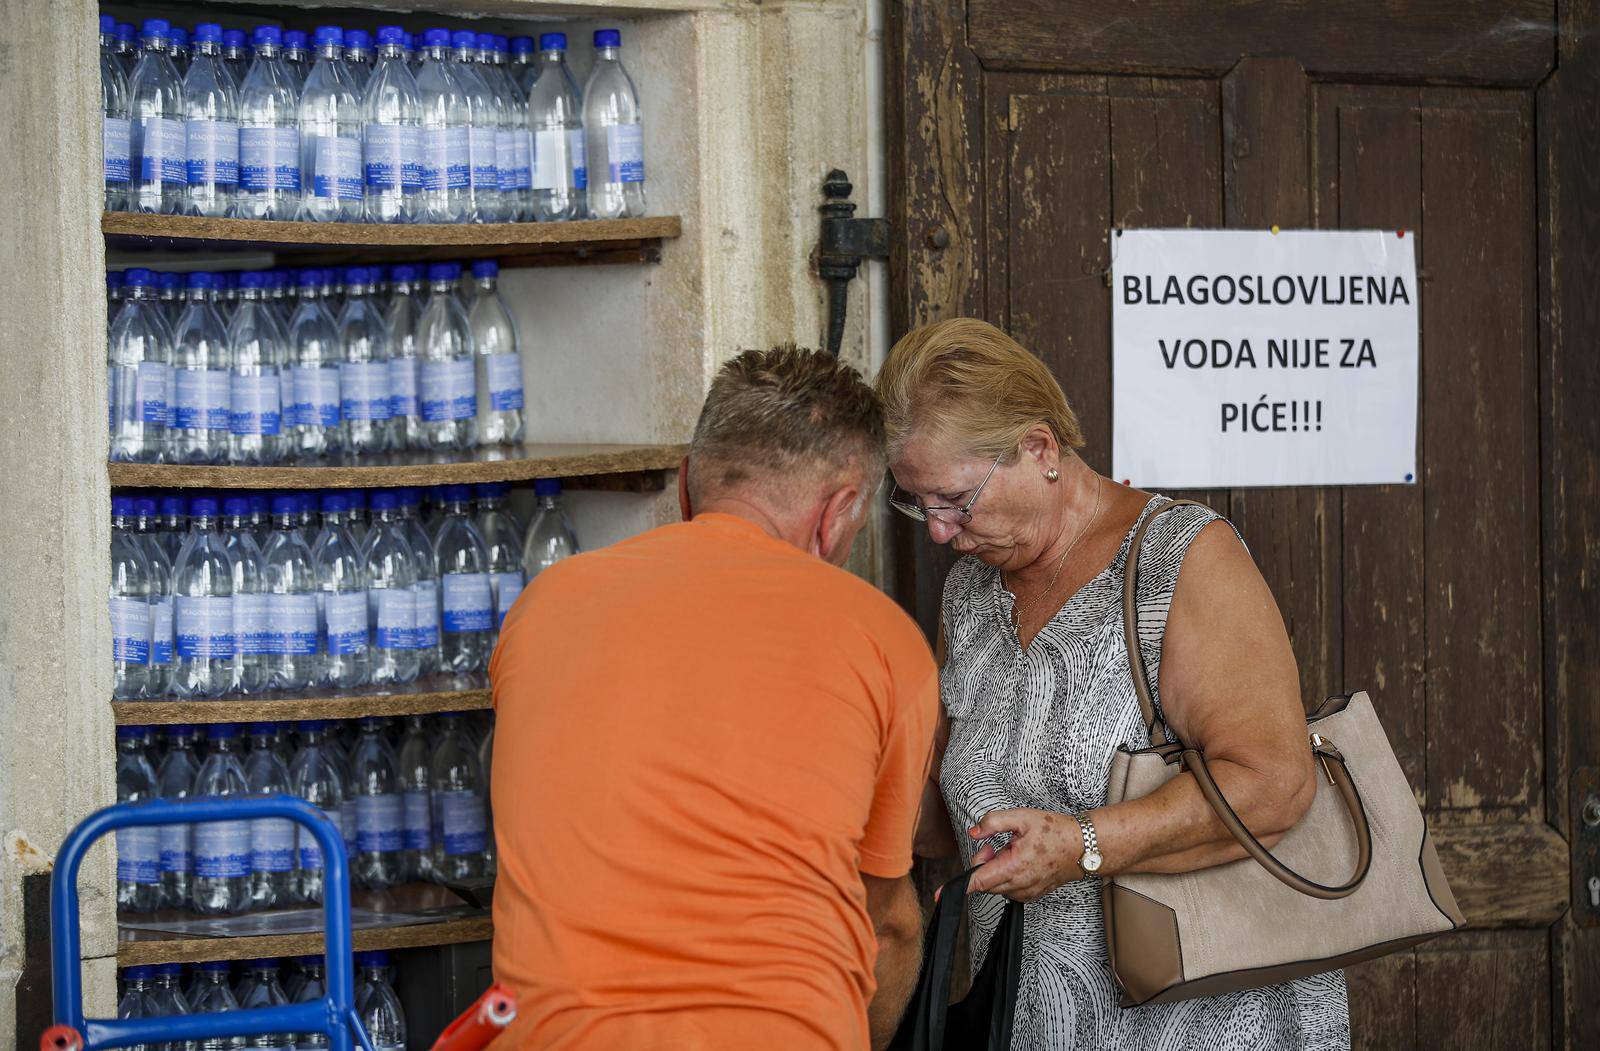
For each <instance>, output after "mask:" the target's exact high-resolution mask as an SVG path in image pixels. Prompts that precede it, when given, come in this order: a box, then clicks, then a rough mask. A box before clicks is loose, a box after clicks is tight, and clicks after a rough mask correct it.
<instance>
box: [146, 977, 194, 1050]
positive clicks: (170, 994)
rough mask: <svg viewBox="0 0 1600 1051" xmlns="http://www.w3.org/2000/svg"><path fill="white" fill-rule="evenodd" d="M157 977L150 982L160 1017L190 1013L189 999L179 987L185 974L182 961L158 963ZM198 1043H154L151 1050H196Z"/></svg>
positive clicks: (152, 1002)
mask: <svg viewBox="0 0 1600 1051" xmlns="http://www.w3.org/2000/svg"><path fill="white" fill-rule="evenodd" d="M155 972H156V973H155V977H154V978H153V979H152V980H151V982H150V1004H151V1006H152V1007H153V1008H154V1010H155V1015H156V1017H158V1018H172V1017H176V1016H178V1015H186V1014H189V1013H190V1012H189V1001H188V1000H186V999H184V996H183V993H182V992H181V991H180V990H179V989H178V979H179V978H180V977H182V975H183V964H181V963H158V964H156V966H155ZM197 1046H198V1045H196V1044H194V1043H192V1042H185V1041H174V1042H172V1043H167V1044H153V1045H151V1051H194V1049H195V1048H196V1047H197Z"/></svg>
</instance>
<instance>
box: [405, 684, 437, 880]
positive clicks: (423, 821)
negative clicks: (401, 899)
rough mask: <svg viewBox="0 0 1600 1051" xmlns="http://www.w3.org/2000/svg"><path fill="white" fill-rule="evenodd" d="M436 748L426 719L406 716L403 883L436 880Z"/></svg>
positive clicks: (418, 716)
mask: <svg viewBox="0 0 1600 1051" xmlns="http://www.w3.org/2000/svg"><path fill="white" fill-rule="evenodd" d="M432 758H433V749H432V746H431V743H430V741H429V739H428V732H427V726H426V723H425V721H424V719H423V717H422V716H420V715H411V716H407V717H406V731H405V734H404V735H403V736H402V737H401V738H400V753H399V771H400V785H401V790H402V792H403V793H404V807H405V825H404V831H403V839H402V844H403V849H402V850H401V853H400V866H401V880H402V882H407V883H409V882H411V881H413V880H431V879H432V878H433V809H432V806H431V805H430V799H431V798H432V795H433V791H432V788H433V780H432V773H431V769H432V766H431V763H432Z"/></svg>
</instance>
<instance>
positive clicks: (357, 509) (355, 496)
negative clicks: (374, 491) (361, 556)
mask: <svg viewBox="0 0 1600 1051" xmlns="http://www.w3.org/2000/svg"><path fill="white" fill-rule="evenodd" d="M344 495H345V499H347V500H349V501H350V509H349V511H347V512H346V514H345V523H344V527H345V530H346V531H347V532H349V534H350V539H351V540H354V541H355V544H356V550H357V551H360V550H361V545H362V544H365V543H366V542H367V491H366V490H365V489H346V490H344Z"/></svg>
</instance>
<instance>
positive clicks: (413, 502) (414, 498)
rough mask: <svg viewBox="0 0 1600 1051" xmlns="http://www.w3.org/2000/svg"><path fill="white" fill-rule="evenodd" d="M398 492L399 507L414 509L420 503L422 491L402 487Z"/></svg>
mask: <svg viewBox="0 0 1600 1051" xmlns="http://www.w3.org/2000/svg"><path fill="white" fill-rule="evenodd" d="M398 492H399V493H400V506H401V507H416V506H418V505H419V504H421V503H422V490H421V489H418V488H417V487H416V486H414V485H403V486H401V487H400V489H399V490H398Z"/></svg>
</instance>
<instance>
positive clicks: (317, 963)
mask: <svg viewBox="0 0 1600 1051" xmlns="http://www.w3.org/2000/svg"><path fill="white" fill-rule="evenodd" d="M295 959H296V960H299V961H300V966H301V967H321V966H322V954H321V953H318V954H317V955H315V956H296V957H295Z"/></svg>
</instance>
